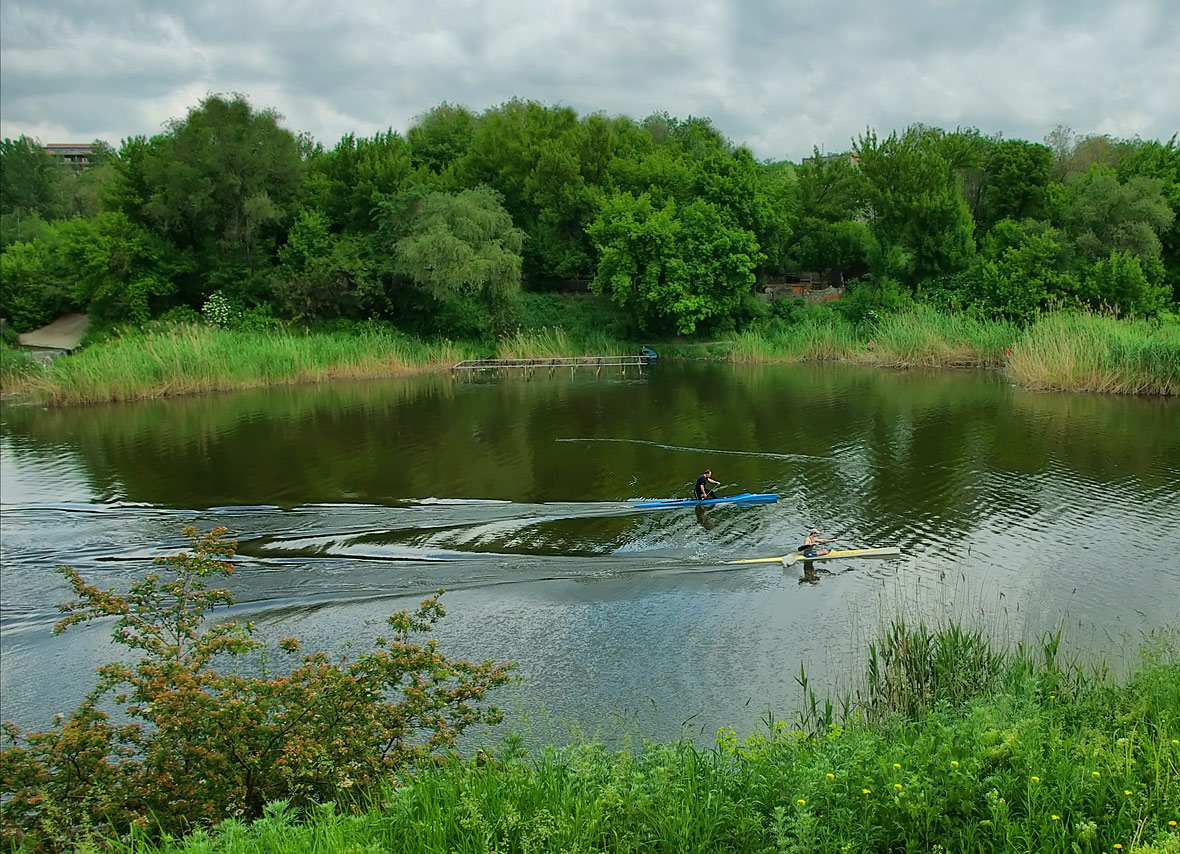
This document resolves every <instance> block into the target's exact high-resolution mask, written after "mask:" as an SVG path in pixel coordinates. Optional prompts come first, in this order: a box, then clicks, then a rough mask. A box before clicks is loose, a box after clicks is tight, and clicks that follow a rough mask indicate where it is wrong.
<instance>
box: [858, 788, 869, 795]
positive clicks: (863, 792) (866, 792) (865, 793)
mask: <svg viewBox="0 0 1180 854" xmlns="http://www.w3.org/2000/svg"><path fill="white" fill-rule="evenodd" d="M860 793H861V794H862V795H871V794H872V791H871V790H870V789H861V790H860Z"/></svg>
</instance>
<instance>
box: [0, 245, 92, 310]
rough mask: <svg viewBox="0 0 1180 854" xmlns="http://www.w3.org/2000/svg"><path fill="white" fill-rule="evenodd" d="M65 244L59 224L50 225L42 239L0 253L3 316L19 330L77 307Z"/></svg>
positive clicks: (14, 246)
mask: <svg viewBox="0 0 1180 854" xmlns="http://www.w3.org/2000/svg"><path fill="white" fill-rule="evenodd" d="M63 243H64V241H63V239H62V235H61V234H60V232H59V228H58V227H57V225H56V224H55V225H48V226H47V227H46V228H45V229H44V231H43V232H42V234H41V236H40V237H39V238H38V239H36V240H32V241H29V242H21V243H13V244H12V245H11V246H8V247H7V248H6V249H5V250H4V252H3V254H0V316H3V317H5V318H7V319H8V320H10V321H11V322H12V325H13V328H15V329H16V330H17V331H20V332H25V331H28V330H30V329H36V328H37V327H38V326H42V325H44V324H46V323H48V322H50V321H51V320H53V319H54V318H56V317H58V316H60V315H61V314H62V313H64V312H66V311H68V310H70V309H71V308H76V307H77V306H76V304H75V302H74V296H73V285H74V270H72V269H71V267H70V263H69V261H68V259H67V258H66V255H65V253H64V251H63Z"/></svg>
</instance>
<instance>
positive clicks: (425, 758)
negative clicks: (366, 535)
mask: <svg viewBox="0 0 1180 854" xmlns="http://www.w3.org/2000/svg"><path fill="white" fill-rule="evenodd" d="M185 533H186V535H187V536H189V537H190V538H191V541H192V551H191V552H182V553H180V554H178V555H175V556H172V557H166V558H159V559H157V564H158V565H160V566H161V567H162V571H161V573H159V574H157V573H150V574H148V575H146V576H144V577H143V578H141V579H139V580H137V581H135V582H134V583H133V584H132V585H131V587H130V590H129V591H128V592H126V593H117V592H115V591H110V590H108V591H102V590H99V589H97V588H96V587H93V586H91V585H89V584H87V583H86V582H85V581H84V580H83V579H82V577H81V576H80V575H79V574H78V573H77V572H75V571H74V570H72V569H69V568H68V567H61V568H60V572H61V574H62V575H64V576H65V578H66V579H67V580H68V581H69V583H70V585H71V586H72V587H73V590H74V593H75V595H77V596H78V599H77V600H75V601H73V602H70V603H68V604H66V605H63V606H61V610H62V611H63V612H64V613H65V614H66V616H65V617H64V618H63V619H62V620H61V621H60V622H58V624H57V625H56V626H55V629H54V631H55V632H62V631H64V630H66V629H67V628H69V627H70V626H73V625H77V624H79V623H87V622H90V621H92V620H97V619H100V618H111V619H113V621H114V628H113V631H112V640H113V641H114V643H116V644H118V645H120V646H122V647H124V648H125V649H126V650H127V651H128V652H129V653H130V655H128V656H125V657H124V658H123V659H122V660H120V661H115V662H112V663H111V664H107V665H104V666H103V667H101V668H99V671H98V677H99V678H98V684H97V685H96V686H95V687H94V689H93V690H92V691H91V692H90V693H89V694H88V695H87V697H86V699H85V700H84V701H83V702H82V704H81V705H80V706H79V707H78V708H77V709H76V710H75V711H74V712H72V713H70V714H69V715H67V716H61V715H58V716H56V718H55V720H54V724H53V727H52V728H51V729H49V730H46V731H45V732H32V733H22V732H20V731H19V730H18V729H17V728H16V727H15V726H13V725H11V724H5V725H4V732H5V736H6V740H7V741H8V742H9V744H8V745H7V746H5V747H4V749H3V751H2V752H0V777H2V779H3V784H2V789H0V816H2V817H3V826H2V829H0V839H3V840H4V843H5V844H6V845H11V844H13V843H21V844H25V845H28V846H30V847H37V848H42V849H50V848H56V847H58V846H63V847H64V846H67V845H70V844H73V843H76V842H78V841H79V840H81V839H83V838H86V837H88V836H91V835H92V834H94V833H95V832H102V829H103V828H113V829H114V830H115V831H116V833H126V832H127V831H128V830H129V829H130V828H133V827H139V828H147V827H151V828H154V829H156V830H163V831H177V830H184V829H186V828H189V827H191V826H192V825H193V824H194V823H198V822H217V821H220V820H221V819H223V818H226V817H229V816H239V817H244V818H255V817H258V816H261V815H262V810H263V807H264V806H265V805H266V804H267V803H268V802H270V801H273V800H276V799H280V798H281V799H286V800H287V801H288V802H290V803H292V804H296V805H298V804H310V803H312V802H314V801H321V800H325V799H327V800H331V799H339V798H348V797H350V796H352V795H353V794H355V793H363V792H366V791H369V790H371V789H372V788H373V787H374V786H375V785H376V784H377V783H378V782H379V781H381V780H384V779H386V778H387V777H388V776H389V775H390V774H391V773H393V772H395V771H398V770H402V769H405V768H407V767H409V766H421V765H424V764H430V763H432V762H435V761H438V760H440V759H442V758H445V757H446V756H448V755H449V754H450V752H451V751H452V749H453V748H454V745H455V743H456V740H457V738H458V737H459V735H460V734H462V733H463V731H464V730H466V729H467V728H469V727H470V726H472V725H474V724H477V723H481V722H496V721H498V720H499V718H500V712H499V710H497V709H496V708H495V707H494V706H486V705H484V704H483V702H482V701H483V700H484V698H485V696H486V694H487V692H488V691H489V690H490V689H491V688H494V687H496V686H498V685H502V684H504V683H505V682H507V681H508V679H509V678H510V677H509V667H508V666H504V665H498V664H495V663H493V662H490V661H485V662H482V663H479V664H473V663H470V662H466V661H461V660H457V659H452V658H448V657H446V656H444V655H443V654H442V653H441V652H439V650H438V648H437V646H436V642H435V641H434V640H428V641H426V642H425V643H417V642H415V641H414V636H415V635H418V634H420V633H423V632H427V631H429V630H430V628H431V626H432V625H434V624H435V623H436V622H437V621H438V620H439V619H441V618H442V617H443V616H444V615H445V611H443V609H442V606H441V605H439V602H438V598H437V597H433V598H430V599H427V600H426V601H424V602H423V603H422V604H421V606H420V607H419V608H418V609H417V610H416V611H415V612H413V613H409V612H406V611H398V612H395V613H394V614H392V615H391V616H390V617H389V618H388V619H387V621H386V622H387V624H388V633H387V634H386V635H384V636H380V637H377V638H375V639H374V641H373V649H372V650H371V651H369V652H363V653H361V654H359V655H357V656H356V657H355V658H353V659H352V660H347V659H346V660H344V661H341V662H334V661H332V660H330V659H329V658H328V657H327V656H326V655H324V654H323V653H311V654H306V655H302V656H297V655H296V653H297V651H298V649H299V642H298V641H297V640H296V639H295V638H285V639H283V640H281V641H279V642H278V643H277V645H276V647H275V648H274V649H273V650H271V651H270V654H269V655H268V654H267V647H266V645H265V644H264V643H263V642H262V641H261V640H259V639H258V638H256V637H255V633H254V630H253V628H252V627H251V626H250V625H249V624H244V623H241V622H239V621H237V620H216V619H213V617H212V613H211V612H212V610H213V609H214V608H215V607H217V606H222V605H229V604H232V602H233V599H232V597H231V596H230V594H229V593H228V592H227V591H226V590H224V589H219V588H212V587H210V586H209V581H210V580H212V579H215V578H216V577H217V576H224V575H229V574H230V573H231V572H232V571H233V568H232V565H231V564H230V562H229V559H230V558H232V556H233V554H234V543H233V542H232V541H228V540H225V539H223V538H222V534H223V533H224V529H221V528H215V529H214V530H212V531H210V532H209V533H207V534H204V535H198V534H197V532H196V530H195V529H193V528H189V529H186V531H185ZM271 655H273V656H276V657H280V658H281V657H282V656H284V655H290V656H295V657H296V658H297V661H295V662H294V663H293V664H291V665H289V666H284V667H280V666H277V665H276V662H275V661H274V659H272V658H271V657H270V656H271ZM136 657H137V658H136Z"/></svg>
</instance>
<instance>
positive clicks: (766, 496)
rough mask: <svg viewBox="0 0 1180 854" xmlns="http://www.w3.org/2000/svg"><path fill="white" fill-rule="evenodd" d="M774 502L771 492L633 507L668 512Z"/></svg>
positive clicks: (661, 502) (687, 499)
mask: <svg viewBox="0 0 1180 854" xmlns="http://www.w3.org/2000/svg"><path fill="white" fill-rule="evenodd" d="M776 501H778V495H776V494H775V493H773V492H740V493H738V494H737V495H726V496H722V497H721V498H705V499H703V500H701V501H697V500H695V499H692V498H668V499H665V500H662V501H637V502H635V505H634V506H635V508H636V509H638V510H670V509H672V508H673V507H708V506H709V505H711V504H773V503H774V502H776Z"/></svg>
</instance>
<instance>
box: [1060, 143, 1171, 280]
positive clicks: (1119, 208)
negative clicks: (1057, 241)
mask: <svg viewBox="0 0 1180 854" xmlns="http://www.w3.org/2000/svg"><path fill="white" fill-rule="evenodd" d="M1162 191H1163V182H1162V181H1161V180H1160V179H1159V178H1153V177H1147V176H1143V175H1137V176H1135V177H1132V178H1130V179H1129V180H1127V181H1126V182H1123V181H1120V180H1119V178H1118V175H1117V174H1116V173H1115V172H1114V171H1112V170H1111V169H1108V168H1105V167H1102V166H1093V167H1091V168H1090V170H1089V171H1088V172H1086V173H1085V174H1084V175H1082V176H1081V177H1079V178H1076V179H1074V180H1073V181H1071V182H1070V183H1069V184H1068V185H1067V186H1066V193H1067V197H1066V204H1065V208H1064V210H1063V211H1062V215H1061V216H1062V228H1063V230H1064V231H1065V233H1066V234H1068V235H1069V237H1070V239H1071V240H1072V242H1073V245H1074V247H1075V249H1076V251H1077V252H1078V255H1079V256H1080V257H1081V258H1082V259H1084V260H1087V261H1090V262H1091V263H1097V262H1098V261H1102V260H1105V259H1107V258H1109V257H1110V255H1111V254H1112V253H1114V252H1126V253H1128V254H1129V255H1131V256H1132V257H1134V258H1136V259H1137V260H1138V261H1139V264H1140V266H1141V267H1142V268H1143V269H1144V271H1145V272H1147V273H1148V277H1149V280H1150V281H1152V282H1153V284H1160V283H1161V282H1162V277H1163V270H1162V268H1161V267H1160V256H1161V252H1162V248H1163V244H1162V243H1161V241H1160V234H1161V233H1164V232H1166V231H1167V229H1168V228H1169V227H1170V226H1171V225H1172V221H1173V219H1174V218H1175V214H1174V213H1173V212H1172V208H1171V206H1170V205H1169V204H1168V202H1167V201H1166V200H1165V199H1164V197H1163V192H1162Z"/></svg>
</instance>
